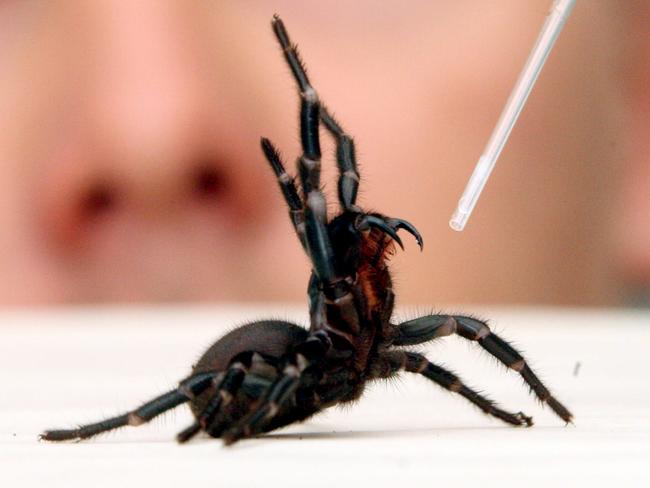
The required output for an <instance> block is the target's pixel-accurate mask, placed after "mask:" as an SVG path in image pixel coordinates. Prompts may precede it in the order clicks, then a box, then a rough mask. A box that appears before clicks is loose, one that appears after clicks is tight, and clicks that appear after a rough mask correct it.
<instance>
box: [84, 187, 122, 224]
mask: <svg viewBox="0 0 650 488" xmlns="http://www.w3.org/2000/svg"><path fill="white" fill-rule="evenodd" d="M116 194H117V192H116V191H115V189H114V188H113V187H112V186H111V185H109V184H108V183H105V182H97V183H93V184H92V185H90V186H89V187H88V188H87V189H86V190H85V191H84V192H83V193H82V194H81V198H80V200H79V212H80V214H81V215H82V216H83V218H84V219H85V220H95V219H97V218H100V217H102V216H104V215H106V214H107V213H108V212H110V211H111V210H113V209H114V208H115V205H116V202H117V198H116Z"/></svg>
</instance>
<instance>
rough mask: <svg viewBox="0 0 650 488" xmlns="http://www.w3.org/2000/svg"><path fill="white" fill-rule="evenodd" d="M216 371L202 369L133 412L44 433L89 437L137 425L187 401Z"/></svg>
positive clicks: (49, 438)
mask: <svg viewBox="0 0 650 488" xmlns="http://www.w3.org/2000/svg"><path fill="white" fill-rule="evenodd" d="M215 374H216V373H200V374H196V375H193V376H190V377H189V378H187V379H185V380H183V381H181V383H180V385H179V387H178V388H176V389H175V390H171V391H169V392H167V393H164V394H162V395H160V396H158V397H156V398H154V399H153V400H150V401H148V402H146V403H144V404H143V405H141V406H140V407H138V408H136V409H135V410H132V411H131V412H128V413H125V414H123V415H118V416H117V417H112V418H109V419H106V420H102V421H101V422H97V423H94V424H87V425H81V426H79V427H78V428H76V429H66V430H48V431H46V432H44V433H43V434H42V435H41V439H43V440H46V441H65V440H73V439H87V438H88V437H93V436H95V435H97V434H101V433H102V432H106V431H109V430H113V429H117V428H119V427H124V426H126V425H131V426H138V425H142V424H144V423H146V422H149V421H150V420H151V419H153V418H154V417H157V416H158V415H160V414H162V413H164V412H166V411H167V410H171V409H172V408H175V407H177V406H178V405H180V404H181V403H185V402H187V401H189V400H191V399H192V398H194V397H195V396H196V395H199V394H201V393H202V392H203V391H205V390H206V388H208V387H209V386H210V384H211V383H212V380H213V377H214V375H215Z"/></svg>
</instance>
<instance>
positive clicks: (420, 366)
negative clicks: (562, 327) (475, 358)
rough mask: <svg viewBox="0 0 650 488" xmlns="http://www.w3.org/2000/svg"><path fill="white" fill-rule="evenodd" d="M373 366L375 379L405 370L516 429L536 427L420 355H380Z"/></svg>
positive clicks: (529, 419) (402, 352) (402, 353)
mask: <svg viewBox="0 0 650 488" xmlns="http://www.w3.org/2000/svg"><path fill="white" fill-rule="evenodd" d="M373 366H374V368H373V370H374V371H373V373H374V374H375V375H376V376H375V377H376V378H387V377H390V376H393V375H394V374H396V373H397V372H399V371H402V370H403V371H407V372H409V373H417V374H421V375H422V376H424V377H426V378H428V379H429V380H431V381H433V382H434V383H437V384H438V385H440V386H442V387H443V388H444V389H446V390H448V391H451V392H453V393H458V394H459V395H460V396H462V397H463V398H465V399H466V400H468V401H470V402H471V403H472V404H474V405H476V406H477V407H478V408H480V409H481V410H483V412H485V413H486V414H487V415H491V416H493V417H496V418H498V419H500V420H502V421H504V422H506V423H508V424H512V425H515V426H527V427H530V426H532V425H533V419H532V418H531V417H528V416H527V415H525V414H524V413H523V412H518V413H510V412H507V411H505V410H502V409H500V408H499V407H497V405H496V404H495V403H494V402H493V401H492V400H490V399H489V398H486V397H484V396H483V395H481V394H480V393H478V392H476V391H474V390H473V389H471V388H469V387H468V386H466V385H465V384H464V383H463V382H462V381H461V379H460V378H459V377H458V376H456V375H455V374H454V373H452V372H451V371H448V370H446V369H445V368H443V367H441V366H438V365H436V364H433V363H432V362H430V361H429V360H428V359H427V358H426V357H424V356H423V355H421V354H418V353H415V352H410V351H386V352H384V353H382V354H380V356H379V358H378V361H377V363H376V364H375V365H373Z"/></svg>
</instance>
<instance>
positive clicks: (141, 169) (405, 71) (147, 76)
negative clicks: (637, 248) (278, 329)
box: [0, 0, 627, 303]
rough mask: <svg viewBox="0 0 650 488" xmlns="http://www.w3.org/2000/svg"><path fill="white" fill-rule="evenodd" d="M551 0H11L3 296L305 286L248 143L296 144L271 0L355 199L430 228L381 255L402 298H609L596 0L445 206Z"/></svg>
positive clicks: (615, 102)
mask: <svg viewBox="0 0 650 488" xmlns="http://www.w3.org/2000/svg"><path fill="white" fill-rule="evenodd" d="M548 3H549V2H548V0H539V1H530V2H520V1H517V0H501V1H499V2H490V3H487V2H480V3H477V2H469V1H459V2H428V1H418V2H410V3H409V4H408V8H406V9H405V8H404V7H403V6H402V5H403V4H402V3H401V2H381V3H380V4H378V3H376V2H369V1H361V2H345V3H343V2H334V3H328V4H327V5H323V2H316V1H313V2H311V1H310V2H295V1H289V0H286V1H277V2H255V1H246V2H200V1H196V2H193V1H191V2H190V1H160V0H136V1H134V2H119V1H116V0H97V1H94V2H86V1H83V0H67V1H64V0H61V1H54V2H38V1H24V2H5V3H4V4H3V5H2V6H0V63H1V65H2V67H3V77H2V79H1V80H0V108H2V113H3V114H5V116H4V117H3V118H2V120H0V125H1V127H0V164H1V165H2V170H3V173H2V174H3V177H2V178H0V225H1V226H2V228H1V231H2V237H1V238H0V270H1V273H2V276H3V279H2V281H1V282H0V300H2V301H3V302H5V303H55V302H87V301H168V300H241V299H248V300H274V299H281V300H288V299H291V300H294V299H295V300H300V299H302V297H303V294H304V290H305V287H306V282H307V274H308V269H309V267H308V266H309V265H308V261H307V259H306V258H305V257H304V256H303V254H302V251H301V249H300V246H299V244H298V242H297V239H296V238H295V236H294V235H293V232H292V230H291V226H290V224H289V221H288V218H287V215H286V208H285V206H284V202H283V201H282V199H281V197H280V196H279V190H278V189H277V187H276V183H275V182H274V180H273V178H272V175H271V173H270V171H269V169H268V168H267V167H266V163H265V162H264V161H263V158H262V156H261V152H260V150H259V137H260V136H262V135H264V136H267V137H270V138H271V139H272V140H273V141H274V142H276V143H277V144H278V146H279V147H281V148H282V149H283V153H284V155H285V159H286V160H287V163H288V165H289V166H291V165H292V162H293V159H294V158H295V157H296V155H298V154H299V151H300V148H299V141H298V137H297V98H296V97H297V96H296V93H295V88H294V86H293V80H292V79H291V78H290V76H289V75H288V70H287V68H286V67H285V66H284V65H283V60H282V56H281V54H280V52H278V48H277V46H276V44H275V41H274V39H273V38H272V36H271V34H270V29H269V25H268V23H269V20H270V18H271V15H272V14H273V13H274V12H277V13H279V14H280V15H281V16H282V17H283V18H284V20H285V22H286V24H287V27H288V28H289V30H290V33H291V35H292V38H293V39H294V40H296V41H297V42H299V44H300V46H301V48H302V49H301V51H302V53H303V57H304V59H305V62H306V64H307V67H308V69H309V72H310V75H311V77H312V81H313V83H314V85H315V86H316V87H317V89H318V90H319V92H320V95H321V97H322V99H323V100H324V101H325V103H326V104H327V105H328V107H330V108H331V109H332V110H333V111H334V112H335V113H336V114H337V116H338V118H340V120H341V122H342V123H343V125H344V126H345V127H346V129H347V130H348V131H349V132H350V133H351V134H353V135H354V136H355V138H356V144H357V151H358V155H359V159H360V167H361V171H362V181H361V198H360V203H361V204H362V205H364V206H368V207H369V208H372V209H377V210H380V211H382V212H384V213H386V214H389V215H394V216H398V217H403V218H406V219H408V220H410V221H412V222H413V223H415V224H416V225H417V226H418V228H419V229H420V231H421V232H422V234H423V235H424V238H425V252H424V254H422V255H421V254H420V253H419V252H417V250H416V248H415V247H414V246H412V247H409V248H407V253H406V255H405V256H404V257H402V256H399V257H398V258H396V261H398V263H397V264H398V266H399V269H400V272H399V273H398V276H397V277H398V285H399V291H400V298H401V300H402V301H407V302H415V301H417V302H427V303H431V302H434V301H435V302H436V303H441V302H460V301H479V302H494V301H506V302H522V301H531V300H532V301H539V302H547V303H548V302H552V303H608V302H612V301H613V300H615V299H616V293H617V290H618V289H619V288H620V280H618V278H617V277H616V275H615V270H616V268H615V266H614V265H613V263H612V260H611V258H610V257H611V255H612V239H611V236H610V234H609V230H608V229H610V228H611V226H608V225H607V223H608V222H609V221H611V219H612V215H611V210H610V208H611V206H610V204H609V202H610V198H611V196H612V195H614V194H615V193H616V190H617V186H616V185H617V181H618V179H617V178H616V175H617V173H618V169H619V166H618V162H620V161H622V160H624V158H625V154H626V151H627V145H626V141H625V139H624V138H623V134H624V129H625V123H626V120H627V119H626V113H625V112H624V111H623V110H622V104H621V98H622V88H621V86H620V83H619V82H620V80H619V79H617V78H616V75H617V73H618V72H619V70H620V69H621V66H620V64H621V62H620V56H619V54H620V52H621V50H622V49H623V47H624V46H623V44H622V42H621V41H620V39H621V37H622V36H621V34H622V32H623V29H624V25H623V23H622V22H621V21H619V20H618V19H617V17H616V16H615V15H614V13H615V9H614V7H613V6H612V5H610V4H605V3H602V4H598V5H590V6H589V7H588V8H587V7H584V8H583V7H581V6H580V5H578V7H576V11H575V12H574V14H573V18H572V19H571V20H570V23H569V25H568V26H567V29H566V32H565V33H564V34H563V35H562V38H561V39H560V42H559V44H558V46H557V49H556V52H555V53H554V54H553V56H552V57H551V59H550V61H549V64H548V67H547V68H546V69H545V72H544V73H543V74H542V76H541V78H540V81H539V84H538V86H537V88H536V89H535V91H534V92H533V95H532V96H531V99H530V102H529V104H528V107H527V108H526V111H525V112H524V114H523V115H522V117H521V120H520V122H519V124H518V126H517V128H516V129H515V131H514V132H513V135H512V138H511V141H510V142H509V143H508V146H507V147H506V150H505V151H504V153H503V156H502V159H501V160H500V162H499V165H498V167H497V170H496V172H495V174H494V176H493V180H492V181H491V182H490V184H489V185H488V188H487V190H486V192H485V194H484V196H483V197H482V199H481V202H480V203H479V207H478V208H477V211H476V213H475V215H474V216H473V217H472V220H471V221H470V223H469V225H468V228H467V230H466V231H465V232H463V233H462V234H456V233H453V232H452V231H451V230H449V228H448V227H447V220H448V218H449V215H450V214H451V211H452V210H453V208H454V206H455V204H456V200H457V198H458V197H459V195H460V192H461V191H462V188H463V186H464V183H465V181H466V179H467V177H468V176H469V173H470V172H471V168H472V166H473V164H474V162H475V160H476V157H477V156H478V155H479V154H480V152H481V150H482V147H483V144H484V143H485V141H486V140H487V138H488V136H489V133H490V130H491V128H492V126H493V125H494V122H495V121H496V118H497V116H498V114H499V111H500V108H501V106H502V105H503V103H504V101H505V98H506V97H507V94H508V91H509V90H510V88H511V86H512V84H513V82H514V79H515V78H516V75H517V72H518V70H519V69H520V67H521V65H522V63H523V61H524V60H525V57H526V54H527V51H528V50H529V49H530V47H531V45H532V43H533V41H534V39H535V36H536V34H537V31H538V29H539V27H540V25H541V22H542V21H543V17H544V14H545V12H546V9H547V7H548ZM343 12H344V14H343ZM595 33H597V34H598V35H595ZM326 147H327V148H328V149H327V150H326V151H324V164H323V165H324V167H325V175H324V181H327V182H328V183H327V186H326V187H327V188H328V189H333V188H335V184H334V183H333V180H332V178H333V177H334V176H335V173H334V170H333V169H332V168H333V167H334V166H335V165H334V163H333V162H332V160H331V157H330V156H331V145H329V143H327V144H326ZM330 200H331V202H330V203H331V210H332V211H335V209H336V206H335V205H334V195H333V194H332V196H331V199H330Z"/></svg>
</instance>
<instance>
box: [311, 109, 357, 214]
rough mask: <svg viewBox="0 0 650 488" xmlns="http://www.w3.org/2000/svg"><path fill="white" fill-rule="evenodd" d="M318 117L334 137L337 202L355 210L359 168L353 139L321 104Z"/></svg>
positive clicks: (343, 206)
mask: <svg viewBox="0 0 650 488" xmlns="http://www.w3.org/2000/svg"><path fill="white" fill-rule="evenodd" d="M320 118H321V120H322V121H323V124H324V125H325V127H326V128H327V130H328V131H329V132H330V133H331V134H332V135H333V136H334V138H335V139H336V165H337V166H338V168H339V182H338V192H339V202H340V204H341V207H342V208H343V209H344V210H349V211H351V212H356V211H358V210H359V208H358V207H357V206H356V202H357V192H358V190H359V170H358V168H357V159H356V156H355V151H354V140H353V139H352V137H351V136H349V135H348V134H346V133H345V131H344V130H343V128H342V127H341V125H340V124H339V123H338V122H337V121H336V119H335V118H334V117H333V116H332V115H331V114H330V113H329V111H328V110H327V108H325V107H324V106H322V105H321V109H320Z"/></svg>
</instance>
